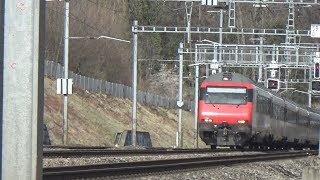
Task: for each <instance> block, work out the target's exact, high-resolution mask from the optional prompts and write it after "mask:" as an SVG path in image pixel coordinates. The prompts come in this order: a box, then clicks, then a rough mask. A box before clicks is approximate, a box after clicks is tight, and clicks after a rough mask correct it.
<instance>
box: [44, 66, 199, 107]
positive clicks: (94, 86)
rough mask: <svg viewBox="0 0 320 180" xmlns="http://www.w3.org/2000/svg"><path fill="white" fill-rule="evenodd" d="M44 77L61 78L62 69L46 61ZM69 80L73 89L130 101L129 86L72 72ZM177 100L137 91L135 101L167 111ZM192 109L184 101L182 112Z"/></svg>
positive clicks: (191, 103) (130, 89) (189, 103)
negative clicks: (71, 81) (71, 80)
mask: <svg viewBox="0 0 320 180" xmlns="http://www.w3.org/2000/svg"><path fill="white" fill-rule="evenodd" d="M45 75H46V76H47V77H51V78H55V79H57V78H63V77H64V67H63V66H62V65H60V64H59V63H56V62H53V61H46V62H45ZM69 78H70V79H73V87H76V88H79V89H82V90H87V91H89V92H95V93H104V94H110V95H112V96H114V97H118V98H127V99H130V100H132V88H131V87H129V86H125V85H123V84H117V83H112V82H108V81H103V80H100V79H94V78H90V77H86V76H82V75H79V74H76V73H74V72H72V71H69ZM177 100H178V99H174V98H169V97H164V96H159V95H155V94H151V93H148V92H143V91H138V93H137V101H138V102H139V103H140V104H145V105H151V106H159V107H163V108H167V109H175V108H177ZM193 107H194V103H193V101H184V106H183V109H184V110H188V111H193V110H194V108H193Z"/></svg>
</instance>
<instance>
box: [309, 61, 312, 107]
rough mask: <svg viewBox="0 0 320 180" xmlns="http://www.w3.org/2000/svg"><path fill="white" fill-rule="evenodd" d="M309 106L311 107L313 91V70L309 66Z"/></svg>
mask: <svg viewBox="0 0 320 180" xmlns="http://www.w3.org/2000/svg"><path fill="white" fill-rule="evenodd" d="M308 92H309V93H308V107H309V108H311V95H312V94H311V93H312V72H311V67H310V66H309V90H308Z"/></svg>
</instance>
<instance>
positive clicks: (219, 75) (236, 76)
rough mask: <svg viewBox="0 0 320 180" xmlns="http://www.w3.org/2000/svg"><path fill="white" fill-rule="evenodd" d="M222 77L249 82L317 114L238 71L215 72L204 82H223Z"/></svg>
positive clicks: (281, 99) (280, 98) (231, 80)
mask: <svg viewBox="0 0 320 180" xmlns="http://www.w3.org/2000/svg"><path fill="white" fill-rule="evenodd" d="M224 77H229V78H230V80H229V82H245V83H251V84H253V85H254V86H255V88H257V89H260V91H264V92H265V93H267V94H269V95H270V96H273V97H277V99H278V100H280V101H281V102H284V103H285V104H287V105H289V106H295V107H298V108H300V109H304V110H307V111H309V112H313V113H315V114H318V115H319V116H320V114H319V112H318V111H316V110H315V109H311V108H308V107H303V106H302V105H300V104H298V103H296V102H294V101H292V100H290V99H287V98H285V97H282V96H281V95H280V94H278V93H276V92H274V91H271V90H270V89H268V88H266V87H265V86H264V85H263V84H261V83H257V82H254V81H252V80H251V79H249V78H248V77H246V76H244V75H242V74H239V73H231V72H223V73H217V74H213V75H210V76H209V77H208V78H206V79H205V80H204V82H211V81H215V82H224V81H225V80H223V78H224Z"/></svg>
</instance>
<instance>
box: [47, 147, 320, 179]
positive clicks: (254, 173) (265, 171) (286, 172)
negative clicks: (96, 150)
mask: <svg viewBox="0 0 320 180" xmlns="http://www.w3.org/2000/svg"><path fill="white" fill-rule="evenodd" d="M257 153H259V154H260V153H262V152H232V153H209V154H189V155H158V156H118V157H111V156H108V157H82V158H45V159H44V160H43V166H44V167H53V166H72V165H87V164H102V163H103V164H104V163H119V162H134V161H148V160H160V159H173V158H190V157H205V156H211V157H212V156H226V155H244V154H257ZM306 167H316V168H318V169H319V168H320V158H319V157H318V156H309V157H304V158H295V159H288V160H276V161H267V162H253V163H244V164H237V165H230V166H222V167H221V166H220V167H211V168H207V169H202V170H186V171H184V172H171V173H168V174H157V175H152V176H146V177H134V178H132V179H145V180H147V179H148V180H149V179H217V180H224V179H244V180H250V179H266V180H267V179H268V180H269V179H272V180H277V179H279V180H280V179H301V177H302V171H303V169H304V168H306Z"/></svg>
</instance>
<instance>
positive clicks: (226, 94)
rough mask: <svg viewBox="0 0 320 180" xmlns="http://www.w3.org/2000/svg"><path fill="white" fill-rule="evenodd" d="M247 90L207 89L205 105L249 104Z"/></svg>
mask: <svg viewBox="0 0 320 180" xmlns="http://www.w3.org/2000/svg"><path fill="white" fill-rule="evenodd" d="M247 101H248V93H247V89H246V88H242V87H241V88H238V87H207V92H206V97H205V103H207V104H238V105H242V104H247Z"/></svg>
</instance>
